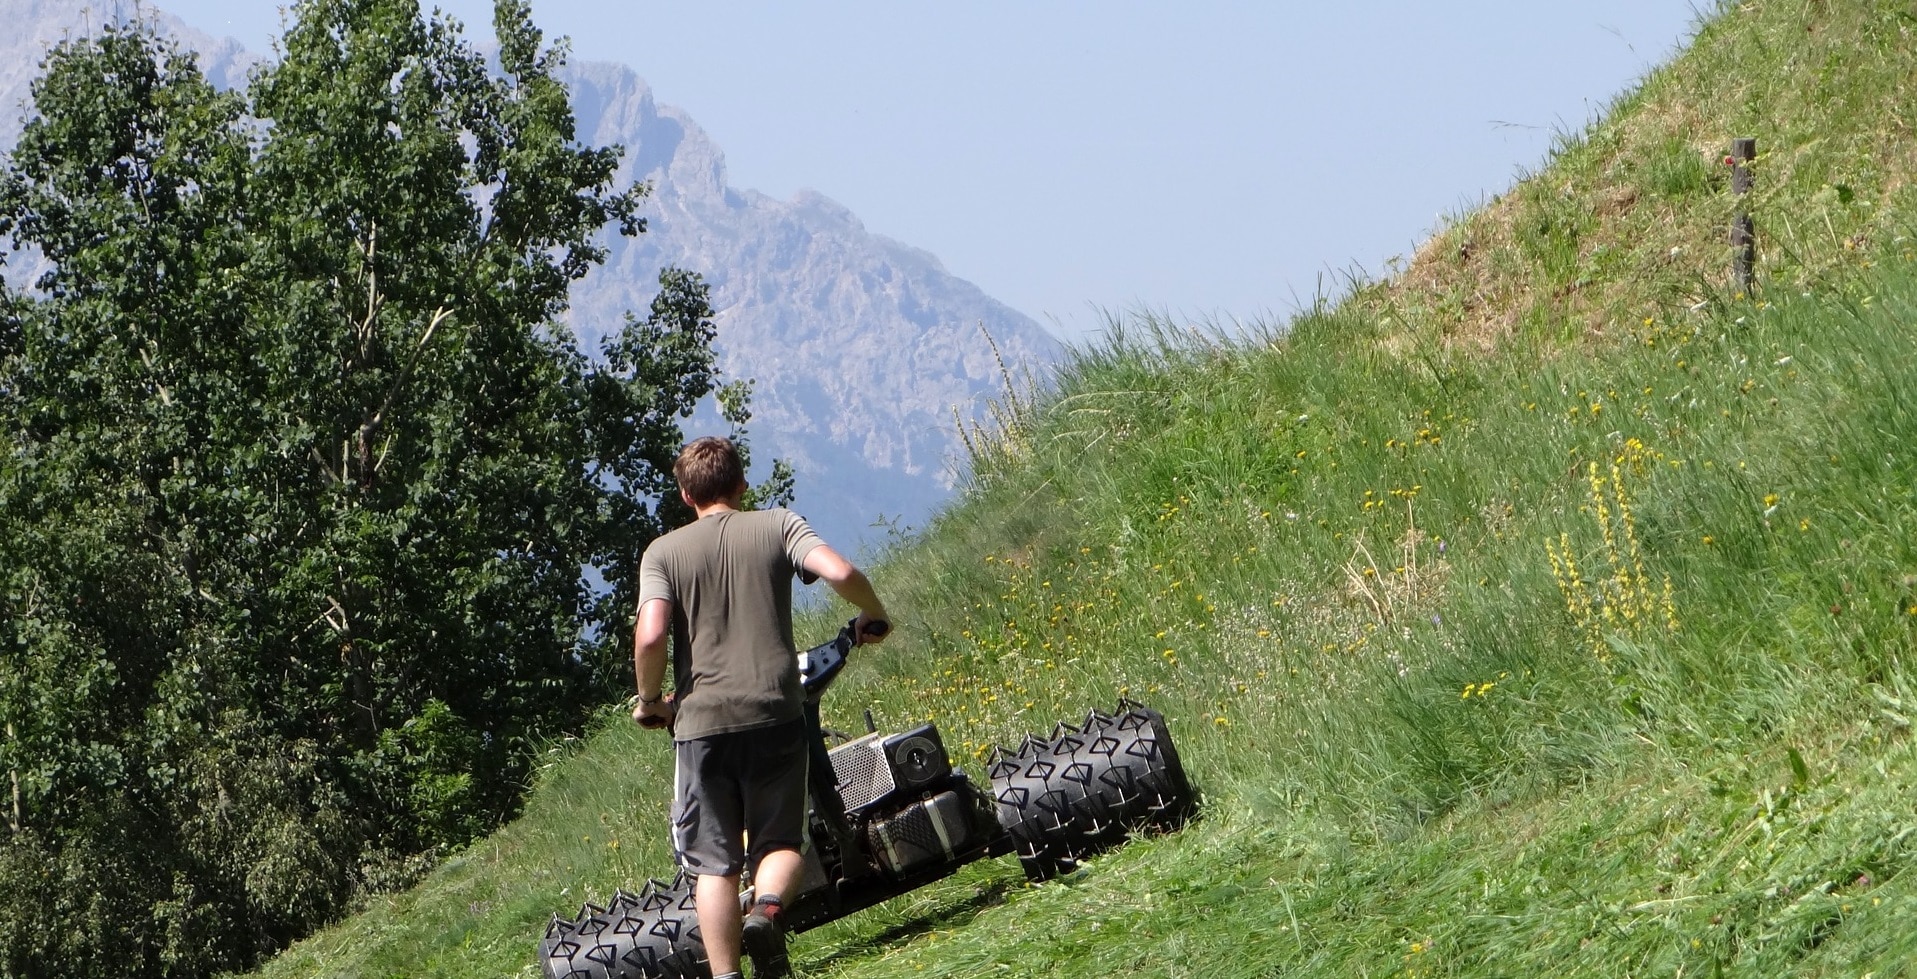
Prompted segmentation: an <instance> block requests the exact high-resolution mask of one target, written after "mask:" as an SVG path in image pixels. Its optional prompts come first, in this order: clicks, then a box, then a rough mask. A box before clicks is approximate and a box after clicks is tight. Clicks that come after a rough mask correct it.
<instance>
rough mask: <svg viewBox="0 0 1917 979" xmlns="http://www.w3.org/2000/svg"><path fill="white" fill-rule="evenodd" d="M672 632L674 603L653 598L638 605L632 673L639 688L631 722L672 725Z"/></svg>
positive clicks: (650, 725) (647, 725) (652, 725)
mask: <svg viewBox="0 0 1917 979" xmlns="http://www.w3.org/2000/svg"><path fill="white" fill-rule="evenodd" d="M671 631H672V603H671V602H670V601H667V600H666V599H663V598H655V599H652V600H650V601H648V602H646V603H645V604H643V605H641V606H639V619H638V621H637V622H636V623H634V625H633V627H632V672H633V677H634V679H635V680H636V681H637V683H638V686H639V691H638V692H639V704H638V706H636V707H634V708H633V709H632V719H633V720H635V721H638V722H639V723H640V724H642V725H644V726H646V727H663V726H665V725H667V724H669V723H671V722H672V718H673V715H674V713H676V712H675V711H674V710H673V706H672V705H671V704H669V703H666V700H665V693H664V686H665V682H666V636H667V635H669V634H670V633H671Z"/></svg>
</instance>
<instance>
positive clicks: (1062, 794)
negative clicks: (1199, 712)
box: [988, 700, 1198, 880]
mask: <svg viewBox="0 0 1917 979" xmlns="http://www.w3.org/2000/svg"><path fill="white" fill-rule="evenodd" d="M988 768H989V770H990V772H991V777H992V794H993V796H994V797H995V798H996V799H997V801H998V820H999V825H1001V826H1003V827H1004V828H1005V831H1006V832H1007V833H1009V834H1011V837H1012V840H1013V842H1014V843H1015V844H1016V849H1017V853H1018V860H1019V864H1020V865H1021V866H1022V867H1024V869H1025V875H1026V876H1027V877H1029V878H1031V879H1032V880H1047V879H1050V878H1052V877H1056V876H1058V875H1059V874H1062V873H1066V872H1069V871H1070V870H1072V869H1073V868H1074V867H1076V866H1077V865H1078V863H1079V861H1081V860H1084V859H1086V858H1088V857H1091V856H1093V855H1095V854H1098V853H1102V852H1104V851H1106V850H1109V849H1111V848H1112V847H1115V846H1117V845H1119V844H1121V843H1123V842H1125V840H1126V839H1127V838H1128V837H1129V836H1130V835H1131V834H1132V833H1135V832H1143V831H1164V830H1172V829H1177V828H1178V827H1180V826H1182V825H1184V823H1185V821H1186V820H1187V819H1189V818H1191V816H1192V814H1193V813H1194V812H1195V811H1196V810H1197V804H1198V798H1197V794H1196V793H1195V792H1193V791H1192V787H1191V783H1190V782H1189V781H1188V780H1187V779H1186V778H1185V769H1184V766H1183V765H1181V764H1180V763H1179V760H1178V750H1177V749H1176V748H1175V747H1174V746H1173V745H1172V739H1171V732H1170V731H1169V730H1168V729H1167V728H1166V726H1165V717H1164V715H1162V714H1160V713H1158V712H1157V711H1155V710H1152V709H1151V708H1149V707H1146V706H1144V705H1142V704H1139V703H1136V702H1134V701H1130V700H1122V701H1120V702H1119V704H1118V712H1117V713H1115V714H1106V713H1103V712H1102V711H1096V710H1094V711H1092V712H1091V713H1090V714H1088V715H1087V716H1086V718H1085V723H1084V724H1082V725H1080V726H1077V727H1073V726H1071V725H1068V724H1060V725H1059V726H1058V727H1057V728H1055V729H1054V730H1053V732H1052V736H1051V737H1050V738H1045V739H1040V738H1035V737H1027V738H1026V739H1025V743H1024V744H1022V745H1020V746H1019V747H1018V749H1017V750H1016V751H1008V750H1006V749H1004V748H999V749H996V750H995V751H994V752H993V754H992V758H991V760H990V762H989V763H988Z"/></svg>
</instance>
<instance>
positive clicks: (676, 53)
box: [157, 0, 1698, 339]
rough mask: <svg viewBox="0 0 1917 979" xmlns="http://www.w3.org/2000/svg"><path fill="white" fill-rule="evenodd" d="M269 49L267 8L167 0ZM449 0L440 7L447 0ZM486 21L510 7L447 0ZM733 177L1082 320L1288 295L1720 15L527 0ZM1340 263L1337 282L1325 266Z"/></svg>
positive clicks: (1461, 203)
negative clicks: (695, 138)
mask: <svg viewBox="0 0 1917 979" xmlns="http://www.w3.org/2000/svg"><path fill="white" fill-rule="evenodd" d="M157 5H158V6H161V7H163V8H164V9H166V10H167V11H169V12H171V13H174V14H176V15H178V16H180V17H182V18H184V19H185V20H187V21H188V22H190V23H192V24H194V25H195V26H196V27H199V28H200V29H201V30H205V31H208V32H211V33H214V34H230V35H232V36H234V37H237V38H239V39H240V40H241V41H243V42H245V43H246V44H247V45H248V46H249V47H253V48H255V49H258V50H262V51H264V50H266V46H267V41H268V39H269V38H270V37H271V36H272V35H274V34H276V33H277V32H278V23H279V21H278V18H279V15H278V13H277V11H276V10H275V9H274V8H273V6H272V5H271V4H267V3H262V2H260V0H160V2H159V3H158V4H157ZM428 5H430V3H429V4H428ZM440 6H442V7H444V8H445V9H446V10H448V11H449V12H451V13H452V14H454V15H455V16H457V17H459V18H460V19H461V20H463V21H465V22H466V23H467V25H468V28H469V30H470V31H472V32H473V33H475V34H476V35H481V36H486V37H489V36H490V35H491V4H490V3H489V2H485V0H442V2H441V4H440ZM532 9H533V18H534V20H535V22H537V23H539V24H540V25H541V26H542V27H544V28H545V29H546V30H547V32H548V35H549V36H554V35H566V36H569V37H571V38H572V42H573V50H574V56H575V57H576V58H583V59H591V60H606V61H619V62H623V63H625V64H628V65H630V66H632V67H633V68H634V69H635V70H636V71H638V73H639V74H640V75H641V76H642V77H644V78H645V79H646V80H647V81H648V82H649V83H650V84H651V85H652V88H653V92H654V95H655V97H657V98H658V100H659V101H660V102H663V103H667V104H671V105H677V106H679V107H681V108H683V109H685V110H686V111H687V112H688V113H689V114H691V116H692V117H693V118H694V119H695V120H697V121H698V122H699V124H700V125H701V126H702V127H703V128H705V130H706V131H707V132H708V133H709V134H710V135H711V136H712V138H713V139H714V141H715V142H717V143H718V145H719V146H720V147H721V148H722V149H723V150H724V151H725V154H726V160H727V164H728V169H729V172H730V178H731V182H732V183H733V185H734V186H738V187H748V188H752V189H755V190H759V191H761V192H764V193H767V194H771V195H773V196H776V197H787V196H790V195H791V194H792V193H793V192H795V191H797V190H799V189H801V188H811V189H814V190H817V191H820V192H821V193H824V194H826V195H827V196H829V197H832V198H834V199H836V200H838V201H839V202H840V203H842V204H845V205H846V206H847V207H849V208H851V210H852V211H853V212H854V213H855V214H857V215H858V216H859V217H860V218H861V219H862V220H863V221H864V222H865V225H866V227H867V228H869V229H871V230H872V231H875V232H878V233H880V234H884V235H887V236H890V237H892V238H896V239H898V240H900V241H903V242H906V243H907V244H911V245H914V246H917V247H919V248H923V249H926V250H927V251H930V252H932V253H933V254H935V255H937V256H939V258H940V259H941V260H943V261H944V263H945V265H946V267H947V268H948V269H950V270H951V271H952V272H954V273H956V274H958V275H960V276H962V277H964V278H966V279H969V280H971V281H972V282H974V283H976V284H978V285H979V286H980V287H981V288H983V289H984V290H985V291H986V292H987V293H988V294H990V295H992V296H994V297H996V298H998V299H999V300H1001V301H1003V302H1005V303H1007V304H1009V305H1011V306H1013V307H1014V308H1016V309H1019V310H1021V311H1023V312H1025V313H1027V314H1028V315H1031V316H1033V317H1034V318H1036V319H1038V320H1039V321H1040V322H1042V323H1045V324H1046V325H1047V326H1048V327H1051V328H1052V329H1053V330H1054V332H1056V333H1058V334H1059V335H1061V336H1063V337H1065V338H1066V339H1081V338H1084V337H1086V336H1088V335H1089V334H1090V333H1091V332H1095V331H1096V330H1097V329H1099V328H1100V327H1101V326H1102V324H1103V322H1104V320H1103V316H1102V313H1101V311H1106V310H1110V311H1123V310H1128V309H1133V308H1138V307H1149V308H1152V309H1154V310H1162V311H1166V312H1169V313H1171V314H1173V315H1174V316H1175V317H1179V318H1182V319H1192V320H1211V321H1215V322H1223V321H1229V320H1232V319H1237V320H1252V319H1258V318H1261V317H1270V316H1282V315H1284V314H1285V313H1286V312H1287V311H1288V310H1290V309H1291V308H1293V306H1294V305H1295V304H1296V303H1298V302H1301V301H1308V300H1309V299H1310V298H1311V296H1312V295H1313V294H1314V293H1315V292H1316V291H1318V290H1319V289H1321V288H1324V289H1327V290H1329V291H1333V292H1335V291H1336V285H1337V283H1338V282H1340V281H1341V280H1342V277H1343V276H1344V275H1346V274H1347V273H1348V272H1349V271H1350V270H1352V269H1354V268H1355V269H1362V270H1365V271H1368V272H1372V273H1376V272H1378V271H1380V270H1382V269H1383V267H1384V264H1385V262H1386V260H1387V259H1389V258H1390V257H1392V256H1394V255H1406V254H1409V253H1410V251H1411V250H1412V249H1413V248H1414V247H1415V246H1416V244H1417V243H1418V242H1419V241H1421V240H1422V239H1423V238H1424V237H1426V235H1427V234H1428V233H1429V232H1430V231H1432V230H1433V229H1434V228H1436V227H1437V226H1438V225H1439V223H1440V221H1441V220H1442V219H1443V218H1444V217H1445V216H1447V215H1456V214H1459V213H1461V212H1463V211H1465V210H1468V209H1469V208H1470V207H1472V206H1474V205H1475V204H1476V203H1478V202H1479V201H1481V200H1483V199H1486V198H1488V197H1490V196H1492V195H1495V194H1497V193H1499V192H1501V191H1503V190H1504V189H1506V188H1507V187H1509V186H1510V185H1511V183H1512V182H1513V180H1514V179H1515V178H1516V177H1517V176H1518V175H1519V174H1520V173H1521V172H1522V170H1523V169H1524V168H1527V167H1535V166H1537V165H1538V164H1539V163H1541V162H1542V161H1543V160H1544V158H1545V156H1546V154H1547V153H1548V151H1549V149H1550V146H1551V143H1552V140H1553V139H1554V138H1555V137H1556V136H1557V135H1559V134H1561V133H1563V132H1567V131H1577V130H1579V129H1582V128H1583V127H1584V125H1585V124H1586V123H1587V122H1588V121H1589V120H1590V119H1591V118H1592V117H1593V116H1594V114H1596V113H1598V112H1600V111H1601V110H1602V109H1603V108H1604V107H1605V106H1607V105H1608V104H1609V103H1610V102H1611V101H1612V100H1613V99H1614V98H1615V97H1616V96H1618V95H1619V94H1620V93H1622V92H1624V91H1626V90H1628V89H1629V88H1630V87H1631V86H1632V85H1633V84H1634V83H1635V82H1636V81H1637V80H1638V79H1639V78H1641V77H1642V76H1643V75H1644V74H1645V73H1646V72H1647V71H1649V70H1650V69H1652V68H1653V67H1655V66H1656V65H1658V64H1660V63H1662V62H1664V61H1666V60H1668V59H1669V58H1670V56H1671V55H1672V54H1673V53H1675V52H1676V50H1677V49H1678V48H1679V46H1680V45H1681V44H1682V43H1683V42H1684V40H1686V39H1687V38H1688V36H1689V35H1690V32H1691V31H1692V29H1693V28H1694V27H1695V25H1696V20H1697V9H1698V8H1697V7H1695V6H1694V5H1693V4H1692V3H1691V2H1690V0H1613V2H1587V0H1457V2H1451V3H1436V2H1430V0H1370V2H1348V3H1296V2H1289V0H1287V2H1270V3H1249V2H1237V3H1227V2H1200V0H1187V2H1181V3H1177V4H1173V3H1164V2H1160V3H1143V2H1131V0H1103V2H1091V0H1083V2H1019V3H1015V2H1009V0H980V2H971V3H961V4H929V3H907V2H897V0H893V2H876V0H870V2H868V0H856V2H832V3H812V4H790V3H770V2H758V3H746V2H737V0H700V2H698V3H684V2H679V3H661V2H656V0H622V2H609V0H533V6H532ZM1321 283H1322V285H1321Z"/></svg>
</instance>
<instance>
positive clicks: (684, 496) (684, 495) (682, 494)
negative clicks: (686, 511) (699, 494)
mask: <svg viewBox="0 0 1917 979" xmlns="http://www.w3.org/2000/svg"><path fill="white" fill-rule="evenodd" d="M679 499H680V500H681V501H683V502H684V503H685V505H686V506H688V507H690V508H692V509H694V510H697V509H699V505H698V504H696V503H694V502H692V494H691V493H688V492H686V491H685V490H680V491H679Z"/></svg>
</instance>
